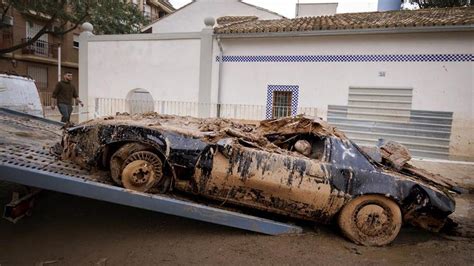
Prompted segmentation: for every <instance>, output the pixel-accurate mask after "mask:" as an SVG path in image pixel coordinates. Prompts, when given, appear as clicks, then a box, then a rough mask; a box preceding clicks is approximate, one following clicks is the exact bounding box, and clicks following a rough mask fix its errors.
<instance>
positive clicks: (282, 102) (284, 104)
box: [272, 91, 293, 118]
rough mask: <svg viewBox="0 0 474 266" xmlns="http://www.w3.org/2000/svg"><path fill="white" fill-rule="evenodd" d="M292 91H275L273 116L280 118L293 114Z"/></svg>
mask: <svg viewBox="0 0 474 266" xmlns="http://www.w3.org/2000/svg"><path fill="white" fill-rule="evenodd" d="M292 96H293V93H292V92H291V91H274V92H273V106H272V116H273V118H280V117H284V116H290V115H291V98H292Z"/></svg>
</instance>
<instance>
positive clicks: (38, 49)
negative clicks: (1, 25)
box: [21, 38, 58, 58]
mask: <svg viewBox="0 0 474 266" xmlns="http://www.w3.org/2000/svg"><path fill="white" fill-rule="evenodd" d="M29 40H30V38H23V39H21V41H22V42H23V43H26V42H28V41H29ZM21 51H22V53H23V54H30V55H38V56H44V57H49V58H57V57H58V44H55V43H49V42H46V41H42V40H38V41H35V42H33V43H32V44H30V45H28V46H26V47H23V49H22V50H21Z"/></svg>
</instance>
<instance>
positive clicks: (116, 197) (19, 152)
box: [0, 108, 302, 235]
mask: <svg viewBox="0 0 474 266" xmlns="http://www.w3.org/2000/svg"><path fill="white" fill-rule="evenodd" d="M0 118H1V119H0V126H1V127H5V126H7V125H6V124H8V123H3V124H2V121H3V122H4V121H12V120H14V121H15V123H16V124H18V123H22V126H23V127H28V126H29V124H32V125H34V130H39V127H38V126H39V125H41V124H45V125H44V126H45V127H49V130H50V129H51V127H59V125H58V124H57V123H56V122H52V121H51V122H49V121H48V120H45V119H37V118H34V117H32V116H28V115H23V114H21V113H15V112H11V111H6V110H4V109H2V108H0ZM0 180H4V181H8V182H14V183H18V184H22V185H26V186H31V187H36V188H41V189H47V190H53V191H57V192H62V193H67V194H71V195H76V196H81V197H86V198H91V199H96V200H102V201H107V202H111V203H117V204H122V205H127V206H131V207H137V208H141V209H146V210H151V211H157V212H161V213H166V214H171V215H176V216H181V217H185V218H190V219H195V220H199V221H205V222H210V223H214V224H220V225H225V226H230V227H235V228H240V229H244V230H249V231H253V232H259V233H263V234H268V235H281V234H293V233H300V232H302V229H301V227H298V226H295V225H291V224H285V223H281V222H277V221H273V220H269V219H264V218H261V217H256V216H251V215H246V214H242V213H238V212H232V211H228V210H223V209H219V208H214V207H209V206H205V205H202V204H197V203H194V202H190V201H186V200H182V199H176V198H173V197H172V196H167V195H155V194H147V193H139V192H135V191H130V190H127V189H124V188H121V187H117V186H114V185H112V183H111V181H109V179H108V178H107V177H106V176H104V175H101V174H95V175H91V174H90V173H89V172H88V171H87V170H85V169H81V168H80V167H79V166H77V165H75V164H72V163H67V162H61V161H58V160H57V159H56V158H55V157H54V156H53V155H51V154H50V153H49V152H48V151H47V150H45V148H44V147H42V145H37V146H36V147H34V146H31V145H29V146H27V145H22V144H19V143H2V142H0Z"/></svg>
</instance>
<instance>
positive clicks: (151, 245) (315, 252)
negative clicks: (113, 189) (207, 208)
mask: <svg viewBox="0 0 474 266" xmlns="http://www.w3.org/2000/svg"><path fill="white" fill-rule="evenodd" d="M11 189H13V187H12V185H10V184H5V183H2V188H1V190H0V201H1V203H2V204H3V203H5V202H7V201H8V200H9V194H8V191H11ZM473 203H474V197H473V195H472V194H471V195H465V196H463V197H462V199H461V200H458V208H459V210H461V212H462V213H461V216H463V217H464V218H465V219H467V220H468V221H470V222H471V225H472V222H473V221H472V220H473V217H472V206H473ZM304 229H305V230H304V233H303V234H302V235H291V236H265V235H260V234H257V233H249V232H246V231H242V230H237V229H232V228H227V227H223V226H218V225H214V224H208V223H204V222H197V221H193V220H189V219H184V218H180V217H174V216H169V215H164V214H159V213H153V212H149V211H144V210H140V209H135V208H130V207H124V206H120V205H115V204H109V203H105V202H99V201H95V200H89V199H84V198H79V197H74V196H69V195H65V194H60V193H55V192H44V193H42V194H41V196H40V198H39V201H38V204H37V206H36V208H35V210H34V214H33V216H32V217H28V218H26V219H23V220H21V221H20V222H19V223H18V224H11V223H10V222H8V221H6V220H3V219H2V220H0V235H1V238H0V246H1V247H2V251H1V252H0V264H1V265H33V264H34V265H91V264H96V265H106V264H107V265H124V264H128V265H131V264H133V265H135V264H137V265H138V264H140V265H152V264H165V265H171V264H173V265H175V264H179V265H183V264H211V265H217V264H231V265H239V264H264V265H270V264H299V265H307V264H341V263H347V262H348V261H351V262H353V263H356V264H380V263H384V264H418V265H419V264H426V265H432V264H450V265H472V264H473V263H474V255H473V254H472V250H473V248H474V241H473V238H465V237H444V236H442V235H438V234H433V233H429V232H426V231H424V230H421V229H416V228H413V227H405V228H403V229H402V231H401V233H400V235H399V237H398V238H397V239H396V240H395V241H394V243H393V244H391V245H390V246H387V247H382V248H376V247H363V246H357V245H355V244H353V243H351V242H349V241H347V240H346V239H344V238H343V237H342V236H341V234H340V233H339V231H338V229H337V228H336V226H315V227H313V226H311V224H305V225H304ZM471 237H472V235H471Z"/></svg>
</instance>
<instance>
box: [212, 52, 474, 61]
mask: <svg viewBox="0 0 474 266" xmlns="http://www.w3.org/2000/svg"><path fill="white" fill-rule="evenodd" d="M222 59H223V60H222V62H228V63H230V62H232V63H254V62H255V63H281V62H304V63H306V62H472V61H474V54H392V55H390V54H389V55H382V54H378V55H225V56H224V57H223V58H222ZM219 60H220V56H217V57H216V61H217V62H219Z"/></svg>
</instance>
